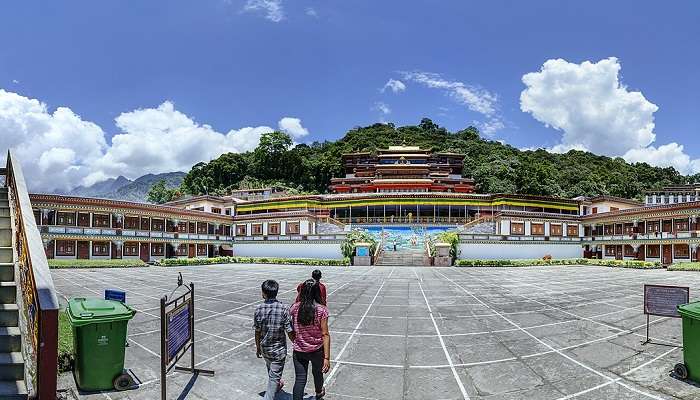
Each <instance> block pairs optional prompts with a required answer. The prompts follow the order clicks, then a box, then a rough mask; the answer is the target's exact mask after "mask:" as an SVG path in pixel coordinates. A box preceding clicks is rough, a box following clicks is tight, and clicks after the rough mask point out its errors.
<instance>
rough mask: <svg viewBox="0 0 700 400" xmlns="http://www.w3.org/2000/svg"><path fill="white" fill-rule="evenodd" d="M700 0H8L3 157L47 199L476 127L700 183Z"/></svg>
mask: <svg viewBox="0 0 700 400" xmlns="http://www.w3.org/2000/svg"><path fill="white" fill-rule="evenodd" d="M698 20H700V3H698V2H694V1H676V2H658V1H616V2H610V1H586V2H565V1H528V2H513V1H488V2H487V1H480V2H473V1H464V0H454V1H451V0H444V1H427V0H426V1H423V0H420V1H393V0H392V1H376V0H375V1H369V0H356V1H347V0H346V1H340V0H294V1H291V0H198V1H181V0H168V1H158V0H152V1H142V0H137V1H136V0H134V1H129V0H119V1H116V0H103V1H99V2H96V1H79V0H75V1H70V2H40V1H33V0H23V1H15V0H7V1H3V2H1V3H0V149H3V150H2V151H4V149H6V148H11V149H13V151H14V152H15V153H16V154H17V157H18V158H19V159H20V160H21V161H22V162H23V166H24V169H25V175H27V176H28V177H29V180H30V182H29V184H30V187H31V188H32V189H33V190H40V191H53V190H67V189H69V188H71V187H74V186H77V185H90V184H92V183H95V182H99V181H102V180H104V179H107V178H110V177H116V176H119V175H124V176H126V177H128V178H132V179H133V178H136V177H138V176H141V175H144V174H146V173H160V172H169V171H176V170H181V171H188V170H189V168H190V167H191V166H192V165H193V164H195V163H197V162H199V161H209V160H211V159H213V158H216V157H217V156H218V155H220V154H221V153H223V152H228V151H233V152H242V151H247V150H250V149H252V148H254V147H255V146H256V144H257V142H258V140H259V138H260V135H261V134H263V133H265V132H269V131H272V130H282V131H285V132H287V133H289V134H290V135H291V136H292V137H293V139H294V141H295V142H297V143H305V142H313V141H321V140H334V139H338V138H340V137H341V136H342V135H343V134H344V133H345V132H346V131H348V130H349V129H351V128H353V127H355V126H365V125H370V124H372V123H375V122H393V123H395V124H396V125H399V126H400V125H409V124H417V123H418V122H419V121H420V119H421V118H423V117H428V118H431V119H432V120H433V121H434V122H436V123H438V124H439V125H441V126H445V127H447V128H448V129H449V130H452V131H456V130H459V129H462V128H465V127H467V126H470V125H474V126H477V127H479V129H480V130H481V132H482V135H483V136H484V137H486V138H489V139H492V140H500V141H504V142H505V143H508V144H510V145H513V146H515V147H518V148H522V149H535V148H545V149H547V150H549V151H553V152H566V151H568V150H569V149H585V150H589V151H592V152H594V153H597V154H604V155H609V156H620V157H623V158H625V159H626V160H628V161H631V162H638V161H644V162H649V163H650V164H653V165H659V166H674V167H675V168H677V169H678V170H679V171H680V172H682V173H684V174H691V173H698V172H700V112H698V111H700V74H699V72H700V68H698V66H699V65H700V51H698V43H699V42H700V24H698V23H697V21H698Z"/></svg>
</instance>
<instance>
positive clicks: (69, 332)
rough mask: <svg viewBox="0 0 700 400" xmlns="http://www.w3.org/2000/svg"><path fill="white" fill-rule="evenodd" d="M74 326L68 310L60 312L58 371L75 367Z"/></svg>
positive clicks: (65, 370)
mask: <svg viewBox="0 0 700 400" xmlns="http://www.w3.org/2000/svg"><path fill="white" fill-rule="evenodd" d="M74 357H75V356H74V355H73V328H72V327H71V324H70V320H69V319H68V314H67V313H66V310H61V311H59V313H58V372H67V371H71V370H72V369H73V361H74Z"/></svg>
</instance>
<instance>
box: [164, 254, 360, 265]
mask: <svg viewBox="0 0 700 400" xmlns="http://www.w3.org/2000/svg"><path fill="white" fill-rule="evenodd" d="M207 264H289V265H312V266H325V265H328V266H345V265H350V259H348V258H343V259H342V260H336V259H322V258H278V257H235V256H234V257H228V256H226V257H213V258H164V259H162V260H160V261H158V265H161V266H164V267H169V266H177V265H207Z"/></svg>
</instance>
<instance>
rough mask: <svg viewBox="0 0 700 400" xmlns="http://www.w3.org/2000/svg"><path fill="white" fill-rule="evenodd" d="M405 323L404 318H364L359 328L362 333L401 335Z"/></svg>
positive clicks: (405, 326)
mask: <svg viewBox="0 0 700 400" xmlns="http://www.w3.org/2000/svg"><path fill="white" fill-rule="evenodd" d="M407 325H408V320H407V319H406V318H365V319H364V321H362V325H361V326H360V330H361V331H362V332H364V333H378V334H390V335H403V334H405V333H406V328H407Z"/></svg>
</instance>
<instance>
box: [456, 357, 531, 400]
mask: <svg viewBox="0 0 700 400" xmlns="http://www.w3.org/2000/svg"><path fill="white" fill-rule="evenodd" d="M461 374H462V376H464V377H466V378H467V379H468V380H469V382H471V383H472V384H473V385H474V387H475V388H476V391H477V392H478V394H479V395H480V396H489V395H494V394H504V393H509V392H514V391H520V390H529V389H534V388H537V387H539V386H542V385H543V384H544V383H545V382H544V381H543V380H542V378H540V377H539V376H538V375H537V374H535V373H534V372H533V371H532V370H531V369H529V368H528V367H527V365H526V364H524V363H523V362H522V361H517V360H516V361H506V362H501V363H495V364H486V365H478V366H473V367H467V368H464V369H463V370H462V371H461Z"/></svg>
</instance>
